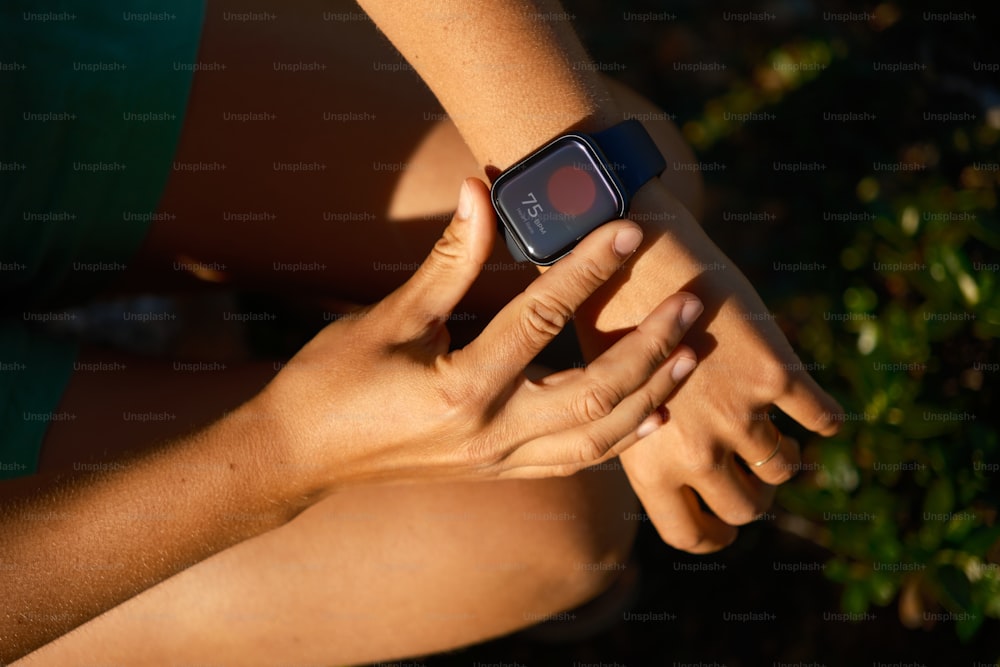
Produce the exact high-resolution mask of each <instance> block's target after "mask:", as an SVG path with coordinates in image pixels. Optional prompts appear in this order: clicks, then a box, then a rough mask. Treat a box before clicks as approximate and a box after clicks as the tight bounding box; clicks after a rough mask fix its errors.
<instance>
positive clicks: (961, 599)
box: [935, 564, 972, 611]
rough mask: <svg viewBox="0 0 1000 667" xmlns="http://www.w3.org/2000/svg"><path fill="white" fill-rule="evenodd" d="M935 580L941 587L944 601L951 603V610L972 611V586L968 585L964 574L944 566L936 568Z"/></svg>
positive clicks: (951, 567)
mask: <svg viewBox="0 0 1000 667" xmlns="http://www.w3.org/2000/svg"><path fill="white" fill-rule="evenodd" d="M935 578H936V579H937V582H938V584H939V585H940V586H941V589H942V592H943V593H944V597H945V598H946V601H948V602H950V603H951V605H950V606H951V607H952V608H958V609H959V610H961V611H969V610H971V609H972V585H971V584H970V583H969V579H968V577H966V576H965V572H962V570H960V569H958V568H957V567H955V566H954V565H950V564H945V565H940V566H938V568H937V570H936V572H935Z"/></svg>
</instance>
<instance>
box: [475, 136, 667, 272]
mask: <svg viewBox="0 0 1000 667" xmlns="http://www.w3.org/2000/svg"><path fill="white" fill-rule="evenodd" d="M666 166H667V165H666V161H665V160H664V159H663V155H662V154H660V151H659V149H658V148H657V147H656V144H655V143H654V142H653V139H652V137H650V136H649V133H648V132H646V128H644V127H643V126H642V123H640V122H639V121H638V120H635V119H632V120H627V121H625V122H623V123H618V124H617V125H614V126H612V127H610V128H608V129H606V130H603V131H601V132H597V133H595V134H591V135H587V134H580V133H569V134H564V135H563V136H561V137H558V138H557V139H554V140H553V141H551V142H549V143H548V144H546V145H545V146H543V147H542V148H540V149H538V150H537V151H535V152H534V153H532V154H531V155H529V156H528V157H526V158H524V159H523V160H520V161H519V162H518V163H517V164H515V165H514V166H512V167H511V168H510V169H507V170H506V171H504V172H503V173H501V174H500V175H499V176H497V178H496V180H494V182H493V188H492V194H491V198H492V200H493V208H495V209H496V212H497V217H498V218H499V221H500V229H501V232H502V233H503V235H504V238H505V239H506V241H507V247H508V249H509V250H510V252H511V254H512V255H513V256H514V258H515V259H516V260H518V261H525V260H528V261H531V262H534V263H535V264H539V265H541V266H548V265H549V264H553V263H555V262H556V261H557V260H559V259H560V258H561V257H563V256H565V255H566V254H567V253H569V252H570V251H571V250H572V249H573V248H574V246H576V244H577V243H579V242H580V240H581V239H582V238H583V237H585V236H586V235H587V234H589V233H590V232H592V231H593V230H594V229H596V228H597V227H600V226H601V225H603V224H604V223H606V222H609V221H611V220H616V219H618V218H621V217H624V216H625V214H626V213H627V212H628V209H629V202H630V200H631V198H632V196H633V195H634V194H635V193H636V192H637V191H638V190H639V188H640V187H642V186H643V185H644V184H645V183H646V182H647V181H649V180H651V179H653V178H655V177H656V176H659V175H660V174H661V173H663V170H664V169H665V168H666Z"/></svg>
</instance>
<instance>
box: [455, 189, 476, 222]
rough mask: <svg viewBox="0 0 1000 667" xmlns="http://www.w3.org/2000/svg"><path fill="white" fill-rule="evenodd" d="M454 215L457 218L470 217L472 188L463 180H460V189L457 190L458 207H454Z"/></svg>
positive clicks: (465, 218) (466, 218) (464, 218)
mask: <svg viewBox="0 0 1000 667" xmlns="http://www.w3.org/2000/svg"><path fill="white" fill-rule="evenodd" d="M455 217H456V218H458V219H459V220H468V219H469V218H470V217H472V190H471V189H470V188H469V184H468V183H466V182H465V181H462V189H461V190H459V191H458V208H457V209H455Z"/></svg>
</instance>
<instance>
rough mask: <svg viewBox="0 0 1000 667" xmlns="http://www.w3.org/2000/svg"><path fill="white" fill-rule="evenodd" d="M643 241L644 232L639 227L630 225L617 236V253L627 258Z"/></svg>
mask: <svg viewBox="0 0 1000 667" xmlns="http://www.w3.org/2000/svg"><path fill="white" fill-rule="evenodd" d="M640 243H642V232H641V231H640V230H639V228H638V227H628V228H627V229H623V230H621V231H620V232H618V234H617V235H616V236H615V244H614V245H615V254H616V255H618V256H619V257H621V258H622V259H625V258H626V257H630V256H631V255H632V253H634V252H635V249H636V248H638V247H639V244H640Z"/></svg>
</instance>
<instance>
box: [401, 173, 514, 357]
mask: <svg viewBox="0 0 1000 667" xmlns="http://www.w3.org/2000/svg"><path fill="white" fill-rule="evenodd" d="M495 224H496V221H495V218H494V217H493V208H492V205H491V204H490V198H489V190H488V189H487V187H486V184H485V183H483V182H482V181H480V180H479V179H478V178H467V179H465V182H464V183H462V188H461V190H460V191H459V195H458V207H457V208H456V210H455V215H454V216H453V217H452V219H451V223H450V224H449V225H448V226H447V227H446V228H445V230H444V233H443V234H442V235H441V238H440V239H438V241H437V243H435V244H434V248H433V249H432V250H431V253H430V255H428V256H427V259H425V260H424V262H423V264H421V265H420V268H418V269H417V271H416V273H414V274H413V275H412V276H411V277H410V279H409V280H407V281H406V283H404V284H403V285H402V286H401V287H400V288H399V289H397V290H396V291H395V292H393V293H392V294H390V295H389V296H388V297H386V299H385V300H384V301H383V304H384V305H385V307H386V308H388V309H390V310H391V312H393V313H395V317H396V318H398V319H397V322H399V325H400V326H399V327H398V328H397V331H398V333H399V334H401V335H402V336H403V337H407V338H408V337H411V336H413V335H419V334H420V333H422V332H423V331H425V330H426V329H427V326H428V324H433V323H435V322H437V323H440V322H443V321H444V320H446V319H447V318H448V316H449V315H451V311H452V310H453V309H454V308H455V306H456V305H457V304H458V302H459V301H460V300H461V299H462V297H463V296H465V294H466V293H467V292H468V291H469V288H470V287H472V283H473V282H475V280H476V278H477V277H478V276H479V272H480V271H481V270H482V267H483V263H484V262H485V261H486V260H487V258H489V256H490V252H492V250H493V240H494V236H495V234H496V232H495V230H494V226H495Z"/></svg>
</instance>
